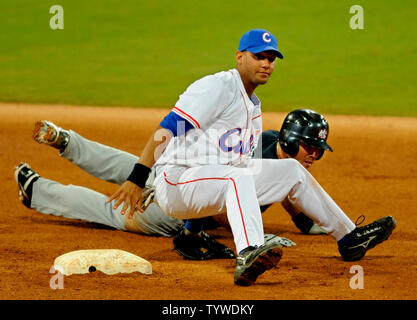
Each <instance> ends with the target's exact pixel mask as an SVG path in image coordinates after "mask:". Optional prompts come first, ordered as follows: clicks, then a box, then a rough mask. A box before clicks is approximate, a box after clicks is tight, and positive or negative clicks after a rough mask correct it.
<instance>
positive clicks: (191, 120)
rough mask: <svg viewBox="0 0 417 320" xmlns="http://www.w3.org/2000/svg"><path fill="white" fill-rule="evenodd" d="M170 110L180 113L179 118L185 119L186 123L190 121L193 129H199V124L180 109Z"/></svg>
mask: <svg viewBox="0 0 417 320" xmlns="http://www.w3.org/2000/svg"><path fill="white" fill-rule="evenodd" d="M172 109H173V110H174V111H177V112H178V113H180V115H181V116H183V117H185V118H186V119H187V120H188V121H190V122H191V124H192V125H193V126H194V127H196V128H198V129H200V124H199V123H198V121H197V120H196V119H194V118H193V117H192V116H190V115H189V114H188V113H185V112H184V111H182V110H181V109H178V108H177V107H173V108H172Z"/></svg>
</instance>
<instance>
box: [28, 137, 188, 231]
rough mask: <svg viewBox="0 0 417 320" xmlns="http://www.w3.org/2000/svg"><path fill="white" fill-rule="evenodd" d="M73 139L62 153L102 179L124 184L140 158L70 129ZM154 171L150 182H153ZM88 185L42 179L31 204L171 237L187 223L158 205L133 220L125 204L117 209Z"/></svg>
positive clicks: (54, 212) (47, 210)
mask: <svg viewBox="0 0 417 320" xmlns="http://www.w3.org/2000/svg"><path fill="white" fill-rule="evenodd" d="M69 134H70V142H69V144H68V146H67V148H66V149H65V151H64V152H63V153H62V154H61V156H62V157H64V158H66V159H68V160H69V161H71V162H72V163H74V164H75V165H77V166H78V167H80V168H81V169H83V170H85V171H86V172H88V173H90V174H91V175H93V176H94V177H97V178H99V179H102V180H105V181H109V182H114V183H117V184H122V183H123V182H125V181H126V179H127V177H128V176H129V174H130V172H131V171H132V169H133V166H134V165H135V163H136V162H137V161H138V159H139V158H138V157H136V156H134V155H132V154H129V153H127V152H124V151H120V150H117V149H114V148H111V147H108V146H105V145H102V144H100V143H97V142H93V141H90V140H87V139H85V138H83V137H82V136H80V135H79V134H77V133H76V132H74V131H71V130H70V131H69ZM153 178H154V172H153V171H152V173H151V175H150V177H149V179H148V182H147V183H150V184H152V183H153ZM107 198H108V197H107V196H106V195H103V194H101V193H99V192H96V191H93V190H91V189H88V188H84V187H80V186H75V185H62V184H60V183H58V182H56V181H52V180H49V179H45V178H42V177H41V178H39V179H38V180H37V181H36V182H35V183H34V184H33V191H32V201H31V207H32V209H35V210H37V211H39V212H42V213H44V214H52V215H55V216H63V217H65V218H69V219H80V220H85V221H88V222H95V223H99V224H103V225H106V226H110V227H113V228H116V229H118V230H127V231H133V232H138V233H141V234H147V235H162V236H166V237H171V236H173V235H175V234H176V233H177V232H178V231H179V230H180V229H181V228H182V226H183V225H184V223H183V221H182V220H178V219H175V218H172V217H169V216H167V215H166V214H165V213H164V212H163V211H162V210H161V209H160V208H159V207H158V206H157V205H156V204H153V203H152V204H151V205H150V206H149V207H148V208H147V210H146V211H145V212H144V213H140V212H136V213H135V215H134V217H133V219H128V218H127V215H121V214H120V210H121V206H120V207H119V208H118V209H117V210H114V209H113V205H114V201H113V202H112V203H107Z"/></svg>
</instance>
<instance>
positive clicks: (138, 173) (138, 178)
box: [127, 163, 151, 189]
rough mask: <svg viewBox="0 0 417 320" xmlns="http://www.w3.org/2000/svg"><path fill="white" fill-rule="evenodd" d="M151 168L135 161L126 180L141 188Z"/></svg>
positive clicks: (143, 186)
mask: <svg viewBox="0 0 417 320" xmlns="http://www.w3.org/2000/svg"><path fill="white" fill-rule="evenodd" d="M150 173H151V169H149V168H148V167H147V166H144V165H143V164H141V163H136V164H135V166H134V167H133V170H132V172H131V173H130V175H129V176H128V177H127V180H129V181H131V182H133V183H134V184H136V185H137V186H138V187H141V188H142V189H143V188H145V184H146V180H148V177H149V174H150Z"/></svg>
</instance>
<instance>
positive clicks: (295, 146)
mask: <svg viewBox="0 0 417 320" xmlns="http://www.w3.org/2000/svg"><path fill="white" fill-rule="evenodd" d="M283 131H284V130H283ZM285 131H286V132H285V133H283V134H281V135H280V139H279V144H280V145H281V149H282V151H284V152H285V153H286V154H288V155H290V157H292V158H294V157H295V156H296V155H297V153H298V150H299V147H300V145H299V142H298V139H297V138H296V137H294V136H292V135H291V134H290V133H289V132H288V131H287V130H285Z"/></svg>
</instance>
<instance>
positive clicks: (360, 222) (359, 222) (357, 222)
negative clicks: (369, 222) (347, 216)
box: [355, 214, 365, 227]
mask: <svg viewBox="0 0 417 320" xmlns="http://www.w3.org/2000/svg"><path fill="white" fill-rule="evenodd" d="M360 219H362V220H360ZM359 220H360V221H359ZM364 221H365V216H364V215H363V214H361V215H360V216H359V217H357V218H356V221H355V226H356V227H359V226H360V225H361V224H362V223H363V222H364Z"/></svg>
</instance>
